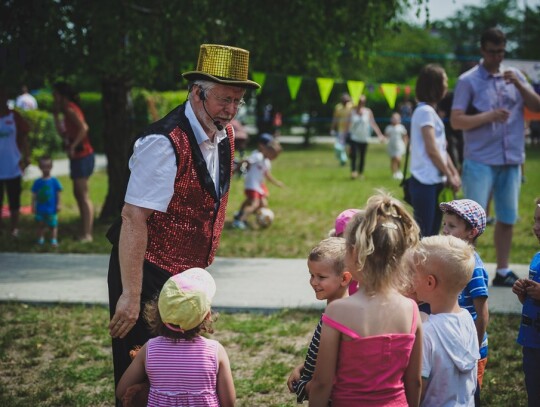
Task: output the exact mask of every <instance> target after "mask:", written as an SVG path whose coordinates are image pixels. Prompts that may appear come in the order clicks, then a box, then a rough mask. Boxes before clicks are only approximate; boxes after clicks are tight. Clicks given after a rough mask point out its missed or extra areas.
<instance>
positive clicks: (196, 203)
mask: <svg viewBox="0 0 540 407" xmlns="http://www.w3.org/2000/svg"><path fill="white" fill-rule="evenodd" d="M160 122H161V129H162V130H164V129H166V128H167V127H169V129H170V128H171V126H170V125H171V124H172V123H175V125H174V127H173V128H172V130H171V131H170V132H168V133H167V132H161V133H160V132H157V133H154V134H165V135H166V136H167V137H168V138H169V140H170V141H171V143H172V145H173V148H174V151H175V154H176V157H177V165H178V170H177V172H176V178H175V181H174V194H173V197H172V199H171V202H170V203H169V206H168V208H167V212H166V213H165V212H158V211H155V212H154V213H153V214H152V215H151V216H150V217H149V218H148V221H147V225H148V245H147V249H146V254H145V260H146V261H148V262H150V263H152V264H153V265H155V266H157V267H159V268H161V269H163V270H166V271H168V272H169V273H171V274H177V273H179V272H182V271H184V270H187V269H188V268H191V267H201V268H206V267H207V266H208V265H210V264H211V263H212V261H213V260H214V256H215V253H216V250H217V248H218V245H219V239H220V237H221V231H222V229H223V224H224V222H225V210H226V208H227V200H228V197H229V186H230V180H231V175H232V162H233V157H234V130H233V129H232V126H231V125H228V126H227V127H226V128H225V129H226V132H227V138H225V139H223V140H222V141H221V142H220V143H219V145H218V154H219V184H220V185H219V191H220V192H219V197H218V195H217V194H216V188H215V186H214V183H213V181H212V178H210V174H209V173H208V169H207V167H206V162H205V161H204V158H203V156H202V153H201V150H200V147H199V145H198V144H197V141H196V140H195V136H194V134H193V131H192V130H191V126H190V125H189V122H188V120H187V118H186V117H185V114H184V106H180V107H179V108H177V109H175V110H173V111H172V112H171V113H169V114H168V115H167V116H165V118H163V119H162V120H160ZM160 122H157V123H160ZM167 124H169V126H167ZM163 125H165V127H163ZM155 127H156V126H151V127H150V130H149V131H147V132H146V134H150V132H151V131H152V128H155ZM158 129H159V126H158Z"/></svg>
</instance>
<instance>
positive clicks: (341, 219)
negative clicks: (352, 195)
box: [328, 209, 363, 295]
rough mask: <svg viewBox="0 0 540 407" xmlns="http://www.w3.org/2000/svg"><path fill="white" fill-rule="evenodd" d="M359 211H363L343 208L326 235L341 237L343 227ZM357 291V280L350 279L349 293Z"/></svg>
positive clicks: (343, 230)
mask: <svg viewBox="0 0 540 407" xmlns="http://www.w3.org/2000/svg"><path fill="white" fill-rule="evenodd" d="M359 212H361V213H363V211H362V210H360V209H345V210H344V211H343V212H341V213H340V214H339V215H338V216H337V218H336V221H335V224H334V229H331V230H330V231H329V232H328V236H337V237H343V233H345V227H346V226H347V224H348V223H349V221H350V220H351V218H352V217H353V216H354V215H356V214H357V213H359ZM357 291H358V281H356V280H351V283H350V284H349V295H353V294H354V293H355V292H357Z"/></svg>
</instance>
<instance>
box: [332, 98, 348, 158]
mask: <svg viewBox="0 0 540 407" xmlns="http://www.w3.org/2000/svg"><path fill="white" fill-rule="evenodd" d="M353 107H354V105H353V103H352V101H351V96H350V95H349V94H348V93H343V94H342V95H341V101H340V102H339V103H338V104H337V105H336V106H335V107H334V114H333V116H332V124H331V126H330V134H331V135H332V137H334V138H335V141H334V150H335V153H336V157H337V159H338V160H339V163H340V164H341V165H345V164H346V163H347V151H346V148H345V147H346V144H347V125H348V119H349V115H350V114H351V110H352V109H353Z"/></svg>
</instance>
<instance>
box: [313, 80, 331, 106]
mask: <svg viewBox="0 0 540 407" xmlns="http://www.w3.org/2000/svg"><path fill="white" fill-rule="evenodd" d="M317 85H319V93H320V94H321V101H322V102H323V104H326V102H328V97H329V96H330V92H332V88H333V87H334V80H333V79H332V78H317Z"/></svg>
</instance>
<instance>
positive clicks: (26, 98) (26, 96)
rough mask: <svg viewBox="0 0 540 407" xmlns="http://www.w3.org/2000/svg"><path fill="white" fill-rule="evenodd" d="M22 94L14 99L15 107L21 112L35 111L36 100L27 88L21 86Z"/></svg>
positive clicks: (36, 106)
mask: <svg viewBox="0 0 540 407" xmlns="http://www.w3.org/2000/svg"><path fill="white" fill-rule="evenodd" d="M21 90H22V93H21V94H20V95H19V96H17V99H15V107H17V108H19V109H21V110H36V109H37V108H38V104H37V100H36V98H35V97H33V96H32V95H31V94H30V93H29V92H28V87H27V86H26V85H23V86H22V88H21Z"/></svg>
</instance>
